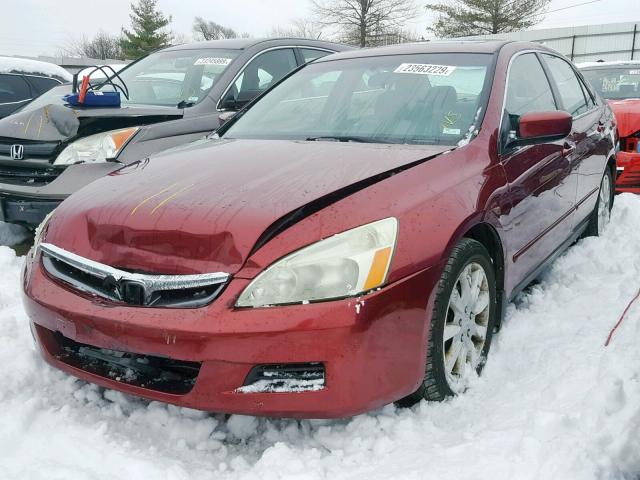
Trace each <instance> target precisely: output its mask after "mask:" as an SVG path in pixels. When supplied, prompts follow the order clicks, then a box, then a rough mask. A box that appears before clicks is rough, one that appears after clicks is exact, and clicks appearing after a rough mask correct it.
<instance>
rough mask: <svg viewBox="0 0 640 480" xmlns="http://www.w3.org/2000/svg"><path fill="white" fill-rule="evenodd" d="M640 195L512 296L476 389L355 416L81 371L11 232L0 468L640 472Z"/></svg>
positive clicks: (275, 473) (322, 473)
mask: <svg viewBox="0 0 640 480" xmlns="http://www.w3.org/2000/svg"><path fill="white" fill-rule="evenodd" d="M639 245H640V197H634V196H631V195H622V196H620V197H618V198H617V201H616V207H615V209H614V213H613V224H612V225H611V226H610V227H609V229H608V230H607V231H606V232H605V235H604V237H602V238H599V239H587V240H584V241H581V242H580V243H578V244H577V245H576V246H574V247H573V248H571V250H570V251H569V252H568V253H567V254H566V255H565V256H563V257H562V258H561V259H559V260H558V261H557V262H556V263H555V264H554V266H553V267H552V268H551V269H550V271H549V272H548V273H547V274H546V275H545V278H544V279H543V280H542V281H541V282H540V283H539V284H538V285H536V286H534V287H532V288H531V289H529V291H528V292H527V293H526V294H523V295H521V296H520V298H519V299H518V301H517V303H516V304H515V305H512V306H511V307H510V311H509V314H508V320H507V322H506V324H505V326H504V328H503V330H502V332H501V333H500V334H499V335H498V336H497V337H494V341H495V343H494V346H493V348H492V352H491V355H490V358H489V363H488V364H487V367H486V370H485V374H484V375H483V376H482V377H481V378H479V379H477V380H476V381H475V384H474V385H473V388H472V389H471V390H470V391H468V392H467V393H466V394H465V395H464V396H461V397H459V398H456V399H453V400H450V401H447V402H445V403H441V404H427V403H422V404H419V405H418V406H416V407H414V408H413V409H410V410H401V409H396V408H394V407H393V406H389V407H386V408H384V409H382V410H379V411H376V412H373V413H370V414H367V415H361V416H359V417H356V418H353V419H350V420H343V421H302V422H297V421H291V420H267V419H256V418H251V417H241V416H232V417H229V418H226V417H224V416H222V415H209V414H206V413H202V412H196V411H192V410H186V409H179V408H175V407H171V406H167V405H163V404H159V403H148V402H145V401H142V400H139V399H135V398H132V397H127V396H124V395H121V394H119V393H116V392H113V391H105V390H103V389H100V388H97V387H95V386H92V385H88V384H86V383H83V382H80V381H78V380H75V379H74V378H72V377H69V376H67V375H65V374H62V373H60V372H58V371H55V370H53V369H51V368H49V367H48V366H47V365H45V364H44V363H43V362H42V361H41V360H40V359H39V357H38V355H37V354H36V352H35V351H34V348H33V345H32V340H31V336H30V333H29V329H28V327H27V321H26V318H25V315H24V313H23V311H22V307H21V305H20V300H19V290H20V285H19V271H20V266H21V263H22V259H20V258H16V257H15V254H14V252H13V251H12V250H10V249H8V248H6V247H0V272H1V273H2V275H1V276H0V325H1V326H2V328H1V329H0V345H1V347H0V479H21V480H27V479H47V480H51V479H65V480H72V479H92V480H95V479H109V480H111V479H130V478H131V479H132V478H140V479H167V480H169V479H178V480H179V479H223V480H224V479H267V480H268V479H281V478H282V479H300V478H305V479H325V478H330V479H332V480H333V479H342V478H345V479H360V478H366V479H367V480H377V479H381V480H382V479H385V480H386V479H389V478H398V479H407V480H413V479H437V478H450V479H456V480H461V479H474V480H478V479H481V480H482V479H491V480H498V479H510V480H511V479H517V480H523V479H524V480H526V479H562V480H566V479H609V478H610V479H626V478H638V474H639V473H640V435H639V434H638V432H639V431H640V349H639V348H638V343H639V341H640V302H638V304H637V305H635V306H634V307H633V308H632V309H631V310H630V311H629V314H628V317H627V318H626V320H625V322H624V323H623V325H622V326H621V328H620V329H619V330H618V332H617V334H616V336H615V337H614V339H613V342H612V344H611V345H610V346H609V347H607V348H605V347H604V341H605V339H606V337H607V335H608V333H609V330H610V329H611V327H612V326H613V324H614V323H615V322H616V320H617V319H618V317H619V315H620V314H621V312H622V311H623V310H624V308H625V306H626V305H627V302H628V301H629V300H630V299H631V298H632V297H633V296H634V295H635V293H636V292H637V290H638V288H639V287H640V275H639V273H640V248H638V247H639Z"/></svg>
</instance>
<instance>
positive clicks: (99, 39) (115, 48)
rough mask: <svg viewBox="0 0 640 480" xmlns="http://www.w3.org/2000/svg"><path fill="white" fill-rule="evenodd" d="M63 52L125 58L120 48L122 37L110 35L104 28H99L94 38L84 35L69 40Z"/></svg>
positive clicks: (76, 54) (102, 57) (95, 56)
mask: <svg viewBox="0 0 640 480" xmlns="http://www.w3.org/2000/svg"><path fill="white" fill-rule="evenodd" d="M62 52H63V53H64V54H66V55H70V56H74V57H89V58H99V59H100V60H106V59H108V58H111V59H115V60H122V59H124V54H123V52H122V49H121V48H120V37H118V36H117V35H110V34H108V33H106V32H103V31H102V30H99V31H98V33H96V35H95V37H93V38H92V39H89V38H88V37H87V36H86V35H83V36H82V37H80V38H79V39H73V40H69V41H68V42H67V45H65V46H64V47H63V48H62Z"/></svg>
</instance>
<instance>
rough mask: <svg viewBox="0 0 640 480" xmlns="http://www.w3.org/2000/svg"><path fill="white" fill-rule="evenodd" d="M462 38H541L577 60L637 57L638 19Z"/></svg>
mask: <svg viewBox="0 0 640 480" xmlns="http://www.w3.org/2000/svg"><path fill="white" fill-rule="evenodd" d="M464 38H465V39H479V38H484V39H506V40H523V41H529V42H540V43H543V44H544V45H547V46H548V47H551V48H553V49H554V50H557V51H558V52H560V53H562V54H563V55H565V56H567V57H568V58H570V59H571V60H573V61H574V62H576V63H578V62H592V61H597V60H605V61H610V60H640V22H637V23H634V22H629V23H609V24H604V25H585V26H581V27H563V28H547V29H541V30H526V31H522V32H514V33H499V34H496V35H478V36H474V37H464Z"/></svg>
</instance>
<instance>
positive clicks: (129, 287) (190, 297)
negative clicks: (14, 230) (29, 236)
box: [39, 243, 230, 308]
mask: <svg viewBox="0 0 640 480" xmlns="http://www.w3.org/2000/svg"><path fill="white" fill-rule="evenodd" d="M39 249H40V251H41V253H42V264H43V266H44V268H45V270H46V271H47V273H48V274H49V275H50V276H51V277H53V278H54V279H56V280H59V281H61V282H63V283H65V284H68V285H70V286H71V287H73V288H75V289H77V290H79V291H81V292H84V293H88V294H90V295H94V296H98V297H102V298H106V299H109V300H112V301H115V302H118V303H125V304H129V305H133V306H138V307H167V308H196V307H201V306H203V305H206V304H208V303H210V302H212V301H213V300H214V299H215V298H217V297H218V295H220V293H222V290H223V289H224V287H225V286H226V285H227V283H228V281H229V279H230V275H229V274H228V273H222V272H217V273H205V274H199V275H153V274H143V273H131V272H127V271H125V270H119V269H117V268H114V267H111V266H109V265H104V264H102V263H99V262H95V261H93V260H90V259H88V258H84V257H81V256H79V255H76V254H75V253H72V252H68V251H67V250H64V249H62V248H60V247H56V246H55V245H52V244H50V243H42V244H40V246H39Z"/></svg>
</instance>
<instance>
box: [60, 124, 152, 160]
mask: <svg viewBox="0 0 640 480" xmlns="http://www.w3.org/2000/svg"><path fill="white" fill-rule="evenodd" d="M139 130H140V127H129V128H121V129H120V130H111V131H109V132H102V133H96V134H95V135H89V136H88V137H84V138H81V139H79V140H76V141H75V142H73V143H70V144H69V145H68V146H67V148H65V149H64V150H63V151H62V152H61V153H60V155H58V158H56V161H55V162H53V164H54V165H73V164H75V163H96V162H106V161H108V160H113V159H115V158H116V157H117V156H118V154H119V153H120V151H121V150H122V149H123V148H124V146H125V145H126V144H127V143H128V142H129V140H131V139H132V138H133V136H134V135H135V134H136V133H138V131H139Z"/></svg>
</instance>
